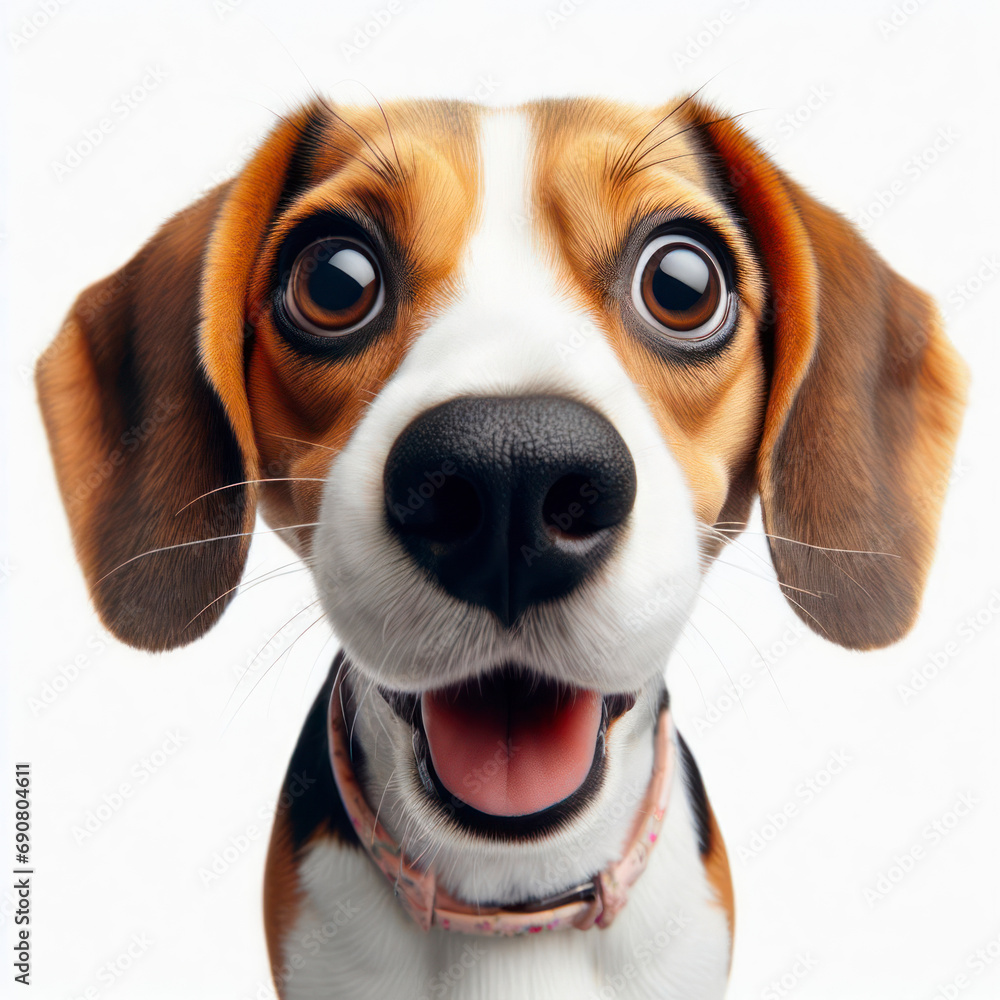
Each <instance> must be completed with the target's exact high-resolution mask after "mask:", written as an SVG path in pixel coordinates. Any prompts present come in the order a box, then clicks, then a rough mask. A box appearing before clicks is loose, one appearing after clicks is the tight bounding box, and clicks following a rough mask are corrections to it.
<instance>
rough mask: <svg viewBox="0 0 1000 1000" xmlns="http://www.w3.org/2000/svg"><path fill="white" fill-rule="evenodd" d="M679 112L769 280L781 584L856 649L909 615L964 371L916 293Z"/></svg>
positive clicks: (772, 511) (766, 468)
mask: <svg viewBox="0 0 1000 1000" xmlns="http://www.w3.org/2000/svg"><path fill="white" fill-rule="evenodd" d="M695 115H696V117H697V118H698V120H699V121H701V122H702V123H703V125H704V128H703V129H702V130H700V131H703V132H704V133H705V134H706V135H707V137H708V141H709V142H710V143H711V144H712V145H713V146H714V149H715V152H716V153H717V154H718V156H719V157H720V159H721V162H722V164H723V166H724V170H725V172H726V174H727V179H728V182H729V185H730V186H731V192H732V197H733V199H734V200H735V202H736V206H737V208H738V210H739V211H740V212H742V214H743V215H744V217H745V218H746V220H747V222H748V223H749V228H750V231H751V233H752V236H753V238H754V240H755V242H756V244H757V249H758V252H759V254H760V256H761V257H762V259H763V263H764V266H765V270H766V271H767V274H768V277H769V281H770V308H769V313H768V316H767V318H766V329H765V331H764V336H765V351H766V352H767V354H768V355H769V362H770V368H771V388H770V396H769V401H768V407H767V413H766V418H765V428H764V434H763V440H762V444H761V448H760V452H759V456H758V462H757V475H758V487H759V490H760V497H761V507H762V510H763V517H764V525H765V530H766V531H767V532H768V533H769V536H770V537H769V544H770V547H771V555H772V559H773V561H774V565H775V569H776V571H777V574H778V578H779V580H780V581H781V582H782V584H783V591H784V593H785V596H786V597H787V598H788V600H789V601H790V602H791V603H792V605H793V606H794V607H795V609H796V611H797V612H798V613H799V614H800V616H801V617H802V618H803V619H804V620H805V621H806V622H807V623H808V624H809V625H810V626H811V627H812V628H814V629H815V630H816V631H818V632H819V633H820V634H822V635H825V636H826V637H827V638H829V639H832V640H833V641H835V642H838V643H840V644H842V645H844V646H849V647H852V648H856V649H869V648H873V647H878V646H884V645H886V644H888V643H890V642H894V641H895V640H897V639H899V638H901V637H902V636H903V635H904V634H905V633H906V632H907V631H908V630H909V628H910V627H911V625H912V624H913V622H914V620H915V618H916V615H917V612H918V610H919V605H920V598H921V594H922V592H923V588H924V583H925V580H926V578H927V573H928V570H929V568H930V565H931V561H932V557H933V550H934V544H935V539H936V536H937V529H938V522H939V520H940V515H941V506H942V502H943V500H944V495H945V492H946V490H947V486H948V480H949V474H950V469H951V463H952V458H953V455H954V448H955V440H956V438H957V436H958V431H959V426H960V423H961V417H962V411H963V408H964V403H965V388H966V382H967V373H966V369H965V366H964V364H963V363H962V361H961V360H960V359H959V357H958V355H957V354H956V353H955V351H954V350H953V348H952V347H951V345H950V343H949V342H948V340H947V339H946V338H945V335H944V332H943V330H942V326H941V318H940V315H939V313H938V311H937V308H936V307H935V305H934V303H933V302H932V300H931V299H930V298H929V297H928V296H927V295H926V294H925V293H924V292H922V291H920V289H918V288H915V287H914V286H913V285H911V284H910V283H909V282H908V281H906V280H905V279H904V278H902V277H900V276H899V275H898V274H896V273H895V272H894V271H893V270H892V269H891V268H890V267H889V266H888V265H887V264H886V263H885V262H884V261H883V260H882V259H881V258H880V257H879V256H878V255H877V254H876V253H875V252H874V251H873V250H872V248H871V247H870V246H869V245H868V244H867V243H866V242H865V240H864V239H863V238H862V237H861V235H860V234H859V233H858V232H857V230H856V229H855V228H854V227H853V226H852V225H851V224H850V223H849V222H848V221H847V220H846V219H845V218H844V217H843V216H841V215H839V214H837V213H836V212H834V211H831V210H830V209H828V208H826V207H824V206H823V205H821V204H820V203H819V202H817V201H816V200H815V199H814V198H812V197H811V196H810V195H809V194H808V193H806V192H805V191H804V190H803V189H802V188H801V187H799V186H798V185H797V184H795V183H794V182H792V181H791V180H790V179H789V178H787V177H786V176H785V175H784V174H783V173H781V172H780V171H779V170H778V169H777V168H776V167H775V166H774V165H773V164H772V163H771V162H770V161H769V160H768V159H767V158H766V157H765V156H764V155H763V154H762V153H761V151H760V150H759V149H758V148H757V147H756V146H754V144H753V143H752V142H751V141H750V140H749V139H748V138H747V136H746V135H745V134H744V133H743V132H742V131H741V130H740V129H739V127H737V126H736V125H734V124H733V122H732V121H721V122H720V121H716V122H713V119H717V118H718V117H719V116H718V114H716V113H714V112H713V111H711V109H709V108H706V107H698V108H696V110H695Z"/></svg>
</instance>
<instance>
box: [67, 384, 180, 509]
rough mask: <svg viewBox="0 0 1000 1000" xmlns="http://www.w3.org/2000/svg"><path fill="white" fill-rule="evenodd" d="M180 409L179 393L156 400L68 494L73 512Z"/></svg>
mask: <svg viewBox="0 0 1000 1000" xmlns="http://www.w3.org/2000/svg"><path fill="white" fill-rule="evenodd" d="M180 408H181V400H180V399H179V398H177V397H175V396H159V397H157V398H156V399H154V400H153V403H152V405H151V407H150V408H149V412H148V413H147V415H146V416H145V417H144V418H143V419H142V420H141V421H140V422H139V423H138V424H133V425H132V426H131V427H129V428H128V429H127V430H125V431H123V432H122V434H121V435H120V436H119V438H118V447H115V448H112V450H111V451H109V452H108V453H107V455H105V456H104V458H103V459H102V460H101V461H100V462H94V463H92V465H91V470H90V472H88V473H87V475H86V476H84V477H82V478H81V479H79V480H78V481H77V483H76V485H75V486H73V487H72V488H71V489H70V491H69V492H68V493H66V494H65V496H64V497H63V500H64V501H65V503H66V507H67V508H68V509H69V510H71V511H72V510H73V508H74V507H76V506H77V505H78V504H81V503H83V502H84V501H86V500H89V499H90V497H91V496H92V495H93V494H94V492H95V491H96V490H98V489H100V487H101V486H102V485H103V484H104V483H105V482H107V481H108V480H109V479H110V478H111V477H112V476H113V475H114V474H115V471H116V470H117V469H119V468H121V466H123V465H124V464H125V462H126V461H127V459H128V456H129V455H132V454H134V453H135V452H136V451H138V450H139V448H140V447H141V446H142V445H144V444H146V442H148V441H149V439H150V438H151V437H153V435H155V434H156V432H157V431H158V430H159V429H160V428H161V427H162V426H163V425H164V424H165V423H167V422H168V421H169V420H170V418H171V417H172V416H173V415H174V414H175V413H177V412H178V411H179V410H180Z"/></svg>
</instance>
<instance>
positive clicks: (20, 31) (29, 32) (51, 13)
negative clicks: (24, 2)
mask: <svg viewBox="0 0 1000 1000" xmlns="http://www.w3.org/2000/svg"><path fill="white" fill-rule="evenodd" d="M71 2H72V0H41V2H40V3H36V4H35V7H34V10H32V11H31V13H30V14H25V15H24V17H22V18H21V20H20V21H18V22H17V25H16V30H13V31H8V32H7V43H8V44H9V45H10V47H11V48H12V49H13V50H14V51H15V52H18V51H20V50H21V49H23V48H24V46H25V45H27V44H28V42H30V41H32V40H33V39H35V38H37V37H38V35H39V34H40V33H41V32H42V31H44V30H45V29H46V28H47V27H48V26H49V24H51V23H52V21H53V20H54V19H55V18H56V17H58V16H59V14H60V13H61V12H62V10H63V8H65V7H68V6H69V4H70V3H71Z"/></svg>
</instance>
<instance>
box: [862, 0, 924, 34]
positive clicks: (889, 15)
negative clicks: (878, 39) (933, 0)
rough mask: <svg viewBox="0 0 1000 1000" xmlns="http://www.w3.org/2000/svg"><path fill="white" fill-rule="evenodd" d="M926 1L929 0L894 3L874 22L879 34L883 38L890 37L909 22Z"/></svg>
mask: <svg viewBox="0 0 1000 1000" xmlns="http://www.w3.org/2000/svg"><path fill="white" fill-rule="evenodd" d="M928 3H929V0H901V2H900V3H894V4H893V5H892V8H891V9H890V10H889V11H887V12H886V13H885V14H883V15H882V16H881V17H880V18H879V19H878V20H877V21H876V22H875V24H876V27H877V28H878V31H879V34H880V35H881V36H882V38H883V39H886V38H891V37H892V36H893V35H895V34H896V32H897V31H899V30H900V28H904V27H905V26H906V25H907V24H909V23H910V18H912V17H913V15H914V14H917V13H919V12H920V11H921V10H922V9H923V8H924V7H925V6H926V5H927V4H928Z"/></svg>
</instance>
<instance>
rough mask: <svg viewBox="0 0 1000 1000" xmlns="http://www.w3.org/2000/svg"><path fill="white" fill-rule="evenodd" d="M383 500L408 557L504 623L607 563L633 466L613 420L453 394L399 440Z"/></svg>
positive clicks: (550, 399)
mask: <svg viewBox="0 0 1000 1000" xmlns="http://www.w3.org/2000/svg"><path fill="white" fill-rule="evenodd" d="M385 496H386V513H387V516H388V522H389V525H390V526H391V528H392V530H393V531H394V532H395V533H396V534H397V536H398V537H399V539H400V540H401V541H402V543H403V545H404V547H405V548H406V550H407V551H408V552H409V554H410V556H411V557H412V558H413V560H414V561H415V562H416V563H417V564H418V565H419V566H420V567H421V568H422V569H424V570H425V571H426V572H427V573H428V574H430V576H432V577H433V578H434V579H435V580H437V582H438V583H439V584H440V585H441V586H442V587H443V588H444V589H445V590H446V591H447V592H448V593H449V594H452V595H453V596H454V597H457V598H458V599H459V600H461V601H465V602H467V603H469V604H475V605H479V606H481V607H484V608H488V609H489V610H490V611H492V612H493V613H494V614H495V615H496V616H497V618H499V619H500V621H501V622H502V623H503V624H504V625H510V624H512V623H513V622H514V621H516V619H517V617H518V616H519V615H520V614H521V613H522V612H523V611H524V610H525V609H526V608H528V607H529V606H531V605H533V604H538V603H540V602H543V601H551V600H554V599H556V598H558V597H562V596H564V595H565V594H568V593H569V592H570V591H572V590H573V589H574V588H575V587H577V586H579V584H581V583H582V582H583V581H584V580H585V579H586V578H587V577H588V576H589V575H590V574H592V573H593V572H594V571H595V570H596V569H597V567H598V566H600V565H601V563H602V562H603V561H604V560H605V559H606V558H607V557H608V555H609V553H610V552H611V551H612V550H613V548H614V545H615V542H616V540H617V538H618V537H619V536H620V534H621V532H622V529H623V525H624V523H625V520H626V518H627V517H628V514H629V511H630V510H631V509H632V505H633V503H634V501H635V465H634V463H633V461H632V456H631V454H630V453H629V450H628V447H627V446H626V444H625V442H624V441H623V440H622V438H621V436H620V435H619V433H618V432H617V431H616V430H615V428H614V427H613V426H612V425H611V423H610V422H609V421H608V420H606V419H605V418H604V417H603V416H601V415H600V414H599V413H597V412H596V411H595V410H593V409H591V408H590V407H589V406H585V405H584V404H583V403H578V402H575V401H573V400H571V399H565V398H563V397H560V396H468V397H459V398H457V399H452V400H450V401H449V402H447V403H442V404H441V405H439V406H436V407H434V408H432V409H430V410H427V411H426V412H424V413H422V414H421V415H420V416H419V417H417V418H416V419H415V420H413V421H412V422H411V423H410V424H409V425H408V426H407V427H406V428H405V429H404V430H403V432H402V433H401V434H400V435H399V437H398V438H397V439H396V441H395V443H394V444H393V446H392V449H391V450H390V452H389V457H388V459H387V461H386V465H385Z"/></svg>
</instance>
